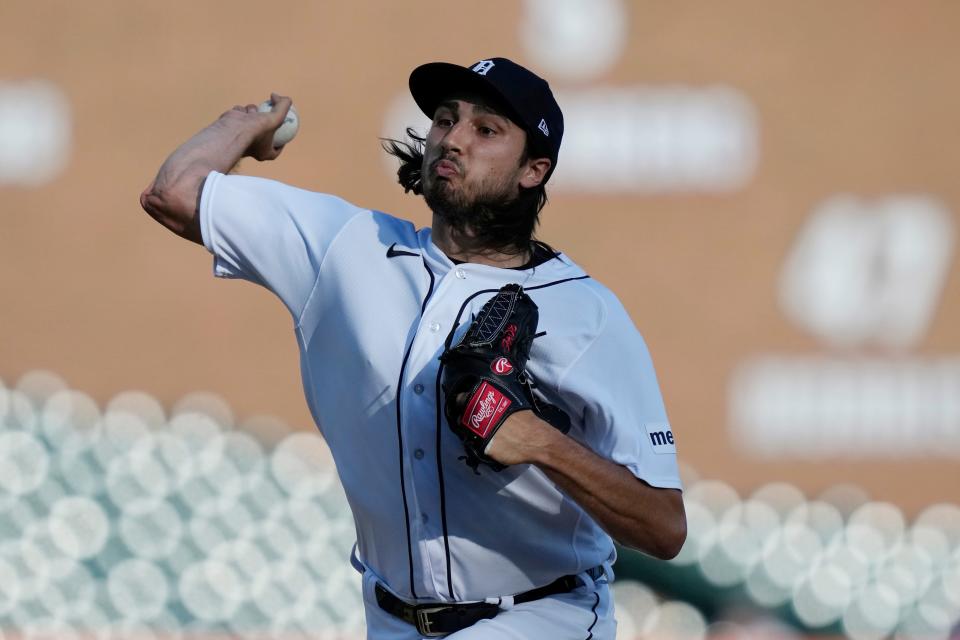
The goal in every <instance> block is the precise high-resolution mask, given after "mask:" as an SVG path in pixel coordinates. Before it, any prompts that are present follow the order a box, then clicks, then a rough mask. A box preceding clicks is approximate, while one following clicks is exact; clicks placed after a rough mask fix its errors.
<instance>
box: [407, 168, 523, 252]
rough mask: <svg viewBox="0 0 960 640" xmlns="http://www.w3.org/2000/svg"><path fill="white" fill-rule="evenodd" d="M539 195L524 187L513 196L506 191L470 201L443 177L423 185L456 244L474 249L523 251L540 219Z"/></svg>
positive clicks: (424, 193) (425, 195)
mask: <svg viewBox="0 0 960 640" xmlns="http://www.w3.org/2000/svg"><path fill="white" fill-rule="evenodd" d="M531 195H533V196H534V197H535V196H536V194H534V193H531V192H528V191H527V190H525V189H521V190H520V194H519V195H517V196H512V195H511V194H509V193H507V192H506V190H502V191H500V192H499V193H487V194H482V195H479V196H477V197H476V198H474V199H473V200H468V199H467V198H465V197H464V195H463V193H462V192H459V191H457V190H455V189H452V188H451V186H450V184H449V183H448V182H447V181H446V180H443V179H441V178H434V179H433V180H431V181H430V184H429V186H428V187H426V185H425V188H424V191H423V197H424V200H426V202H427V206H429V207H430V209H431V210H432V211H433V213H434V214H436V215H437V216H438V217H439V218H440V219H441V220H443V222H444V223H446V224H447V225H448V226H449V227H450V229H451V231H452V232H453V235H454V237H455V238H456V240H457V243H458V244H460V246H462V247H465V248H470V249H471V250H495V251H500V252H502V253H508V254H517V253H524V252H526V251H528V250H529V248H530V240H531V237H532V236H533V230H534V227H535V225H536V222H537V209H536V202H535V201H533V202H531V198H530V196H531Z"/></svg>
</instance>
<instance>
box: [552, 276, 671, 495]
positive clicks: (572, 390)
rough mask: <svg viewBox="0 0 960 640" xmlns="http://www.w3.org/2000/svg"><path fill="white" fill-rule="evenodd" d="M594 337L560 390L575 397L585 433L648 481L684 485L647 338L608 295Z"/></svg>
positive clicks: (598, 449) (594, 446)
mask: <svg viewBox="0 0 960 640" xmlns="http://www.w3.org/2000/svg"><path fill="white" fill-rule="evenodd" d="M610 299H611V300H612V301H608V304H607V305H606V318H605V320H604V323H603V325H602V327H601V329H600V331H599V334H598V335H597V336H596V338H595V339H594V340H593V341H592V342H591V343H590V344H589V346H588V347H586V349H585V350H584V351H583V353H582V354H581V355H580V357H579V358H578V359H577V360H576V361H575V362H574V363H573V364H572V365H571V366H570V367H569V369H568V370H567V372H566V373H565V374H564V376H563V378H562V379H561V383H560V390H561V393H564V394H565V395H566V394H571V395H572V396H573V398H575V399H576V401H575V402H574V406H575V407H576V408H577V409H579V410H580V411H581V412H582V416H583V420H584V434H583V437H584V439H585V441H586V444H587V445H588V446H589V447H590V448H592V449H593V450H594V451H595V452H596V453H598V454H599V455H601V456H603V457H605V458H608V459H610V460H613V461H614V462H616V463H618V464H620V465H623V466H625V467H627V468H628V469H629V470H630V471H631V472H632V473H633V475H635V476H636V477H638V478H640V479H642V480H644V481H645V482H647V483H648V484H650V485H652V486H655V487H661V488H672V489H682V485H681V481H680V473H679V469H678V467H677V449H676V441H675V439H674V435H673V429H672V428H671V426H670V421H669V420H668V419H667V412H666V408H665V406H664V403H663V398H662V396H661V394H660V386H659V384H658V382H657V377H656V372H655V371H654V368H653V361H652V360H651V357H650V352H649V350H648V349H647V345H646V342H645V341H644V339H643V337H642V336H641V335H640V332H639V331H637V329H636V327H635V326H634V324H633V321H632V320H631V319H630V317H629V315H628V314H627V312H626V310H625V309H623V307H622V306H621V305H620V303H619V301H617V300H616V299H615V298H613V296H612V294H610Z"/></svg>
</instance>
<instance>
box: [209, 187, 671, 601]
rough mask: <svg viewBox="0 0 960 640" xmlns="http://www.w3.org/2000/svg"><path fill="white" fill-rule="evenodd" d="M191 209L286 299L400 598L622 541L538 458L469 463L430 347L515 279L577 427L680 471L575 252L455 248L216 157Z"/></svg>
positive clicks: (544, 374) (645, 474) (537, 367)
mask: <svg viewBox="0 0 960 640" xmlns="http://www.w3.org/2000/svg"><path fill="white" fill-rule="evenodd" d="M200 222H201V227H202V233H203V242H204V245H205V246H206V247H207V249H208V250H209V251H210V252H211V253H212V254H213V255H214V273H215V274H216V275H217V276H220V277H227V278H243V279H246V280H250V281H252V282H256V283H258V284H261V285H263V286H264V287H266V288H267V289H269V290H270V291H272V292H274V293H275V294H276V295H277V296H278V297H279V298H280V299H281V300H282V301H283V303H284V304H285V305H286V307H287V309H288V310H289V311H290V314H291V315H292V316H293V323H294V331H295V333H296V338H297V343H298V344H299V347H300V362H301V373H302V378H303V387H304V392H305V394H306V399H307V403H308V405H309V407H310V411H311V412H312V415H313V418H314V419H315V421H316V424H317V427H318V428H319V429H320V431H321V432H322V433H323V436H324V438H325V439H326V441H327V443H328V444H329V446H330V450H331V451H332V453H333V457H334V460H335V461H336V465H337V470H338V472H339V475H340V479H341V481H342V483H343V487H344V489H345V493H346V496H347V499H348V500H349V503H350V506H351V508H352V510H353V516H354V519H355V521H356V529H357V549H358V555H359V559H360V560H361V561H362V563H363V564H364V565H365V566H366V567H368V568H369V569H370V570H371V571H372V572H373V573H374V574H376V575H377V576H378V577H379V579H381V580H382V581H383V582H384V583H385V585H386V586H387V587H388V588H389V589H390V590H392V591H393V592H394V593H395V594H397V595H398V596H400V597H402V598H404V599H406V600H408V601H434V602H436V601H471V600H483V599H485V598H489V597H497V596H499V595H509V594H514V593H519V592H522V591H526V590H529V589H532V588H534V587H539V586H542V585H545V584H548V583H550V582H553V581H554V580H556V579H557V578H558V577H560V576H563V575H567V574H577V573H580V572H582V571H584V570H586V569H589V568H591V567H594V566H597V565H599V564H601V563H604V562H609V561H612V560H613V558H614V553H615V552H614V545H613V542H612V540H611V539H610V537H609V536H608V535H607V534H606V533H605V532H604V531H603V530H602V529H601V528H600V527H599V526H598V524H597V523H596V522H595V521H594V520H593V519H592V518H591V517H590V516H589V515H588V514H587V513H586V512H585V511H584V510H583V509H581V508H580V507H579V506H578V505H577V504H576V503H574V502H573V501H572V500H571V499H570V498H568V497H567V496H566V495H564V494H563V493H562V492H561V491H560V490H558V489H557V487H556V486H555V485H554V484H553V483H552V482H551V481H550V480H549V479H548V478H547V476H546V475H545V474H544V473H543V472H542V471H541V470H540V469H538V468H536V467H535V466H532V465H516V466H512V467H508V468H507V469H506V470H504V471H502V472H499V473H496V472H493V471H492V470H490V469H487V468H485V467H480V474H479V475H477V474H475V473H474V472H473V470H471V469H470V468H469V467H467V465H466V464H464V463H463V462H462V461H461V460H458V458H459V457H460V456H462V455H463V453H464V452H463V447H462V445H461V443H460V441H459V440H458V439H457V437H456V436H455V435H454V434H453V433H452V432H451V431H450V429H449V428H448V427H447V425H446V424H445V418H444V413H443V408H442V407H443V398H442V395H441V390H440V377H439V375H440V363H439V361H438V357H439V356H440V354H441V353H442V352H443V350H444V348H445V346H446V345H448V344H450V343H452V342H454V341H456V340H457V339H459V337H460V336H461V335H462V334H463V333H464V332H465V331H466V329H467V327H468V326H469V324H470V320H471V316H472V314H474V313H476V312H478V311H479V310H480V308H481V307H482V306H483V304H484V303H485V302H486V301H487V299H489V298H490V297H491V296H492V295H493V294H494V293H495V292H496V291H498V290H499V289H500V287H502V286H503V285H505V284H508V283H512V282H516V283H519V284H521V285H522V286H523V287H524V290H525V291H526V292H527V294H528V295H530V297H531V298H532V299H533V301H534V302H535V303H536V304H537V306H538V307H539V312H540V322H539V326H538V330H539V331H546V335H544V336H542V337H540V338H537V339H536V340H535V341H534V343H533V348H532V350H531V355H530V360H529V363H528V368H529V371H530V372H531V373H532V375H533V377H534V379H535V380H536V382H537V389H538V392H539V393H541V394H542V395H543V396H544V397H545V399H546V400H548V401H549V402H551V403H554V404H556V405H558V406H559V407H561V408H562V409H563V410H565V411H566V412H567V413H568V414H569V415H570V418H571V421H572V427H571V430H570V433H569V435H570V436H571V437H572V438H574V439H576V440H578V441H579V442H581V443H583V444H585V445H586V446H587V447H589V448H590V449H592V450H593V451H595V452H597V453H598V454H600V455H601V456H604V457H606V458H609V459H611V460H613V461H615V462H617V463H619V464H621V465H624V466H625V467H627V468H628V469H629V470H630V471H631V472H633V474H634V475H636V476H637V477H638V478H642V479H643V480H645V481H646V482H648V483H649V484H651V485H653V486H656V487H670V488H680V479H679V474H678V471H677V464H676V452H675V446H674V438H673V433H672V431H671V429H670V425H669V422H668V420H667V416H666V412H665V410H664V406H663V401H662V399H661V395H660V391H659V388H658V385H657V381H656V377H655V374H654V370H653V366H652V364H651V360H650V356H649V353H648V352H647V348H646V345H645V344H644V342H643V339H642V338H641V336H640V334H639V333H638V332H637V330H636V328H635V327H634V325H633V323H632V321H631V320H630V318H629V317H628V315H627V313H626V311H625V310H624V309H623V307H622V305H621V304H620V303H619V301H618V300H617V299H616V298H615V297H614V295H613V294H612V293H611V292H610V291H609V290H607V289H606V288H605V287H603V286H602V285H600V284H598V283H597V282H596V281H595V280H592V279H591V278H590V277H589V276H587V274H586V273H584V271H583V270H582V269H581V268H580V267H579V266H577V265H576V264H574V263H573V262H572V261H571V260H570V259H569V258H568V257H567V256H565V255H563V254H560V255H558V256H557V257H556V258H554V259H550V260H548V261H547V262H544V263H542V264H540V265H539V266H536V267H535V268H532V269H527V270H514V269H500V268H495V267H490V266H485V265H480V264H470V263H466V264H454V263H453V262H451V260H450V259H449V258H447V256H446V255H444V254H443V252H441V251H440V250H439V249H438V248H437V246H436V245H435V244H434V243H433V242H432V241H431V235H430V229H420V230H417V229H416V228H415V227H414V226H413V225H412V224H411V223H409V222H407V221H403V220H400V219H397V218H395V217H392V216H390V215H387V214H385V213H382V212H379V211H371V210H368V209H363V208H361V207H357V206H354V205H352V204H350V203H348V202H345V201H343V200H341V199H339V198H336V197H333V196H330V195H324V194H319V193H313V192H309V191H305V190H301V189H296V188H293V187H290V186H286V185H283V184H281V183H278V182H274V181H269V180H264V179H260V178H252V177H244V176H224V175H222V174H219V173H216V172H213V173H211V174H210V175H209V176H208V178H207V180H206V183H205V185H204V188H203V193H202V198H201V206H200Z"/></svg>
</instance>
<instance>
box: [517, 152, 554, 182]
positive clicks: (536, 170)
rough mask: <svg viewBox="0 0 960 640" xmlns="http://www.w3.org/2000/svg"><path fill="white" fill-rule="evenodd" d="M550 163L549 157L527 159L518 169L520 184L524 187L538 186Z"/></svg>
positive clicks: (548, 169)
mask: <svg viewBox="0 0 960 640" xmlns="http://www.w3.org/2000/svg"><path fill="white" fill-rule="evenodd" d="M552 165H553V163H552V162H550V158H531V159H529V160H527V161H526V162H525V163H524V165H523V167H522V168H521V170H520V186H521V187H523V188H524V189H532V188H534V187H538V186H540V185H541V184H542V183H543V179H544V177H545V176H546V175H547V172H548V171H550V167H551V166H552Z"/></svg>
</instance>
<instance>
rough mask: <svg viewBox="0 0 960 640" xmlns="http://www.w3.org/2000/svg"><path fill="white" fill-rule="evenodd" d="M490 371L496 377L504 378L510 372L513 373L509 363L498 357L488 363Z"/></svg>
mask: <svg viewBox="0 0 960 640" xmlns="http://www.w3.org/2000/svg"><path fill="white" fill-rule="evenodd" d="M490 370H491V371H493V372H494V373H495V374H497V375H498V376H505V375H507V374H508V373H510V372H511V371H513V365H512V364H510V361H509V360H507V359H506V358H504V357H503V356H500V357H499V358H497V359H496V360H494V361H493V362H491V363H490Z"/></svg>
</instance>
